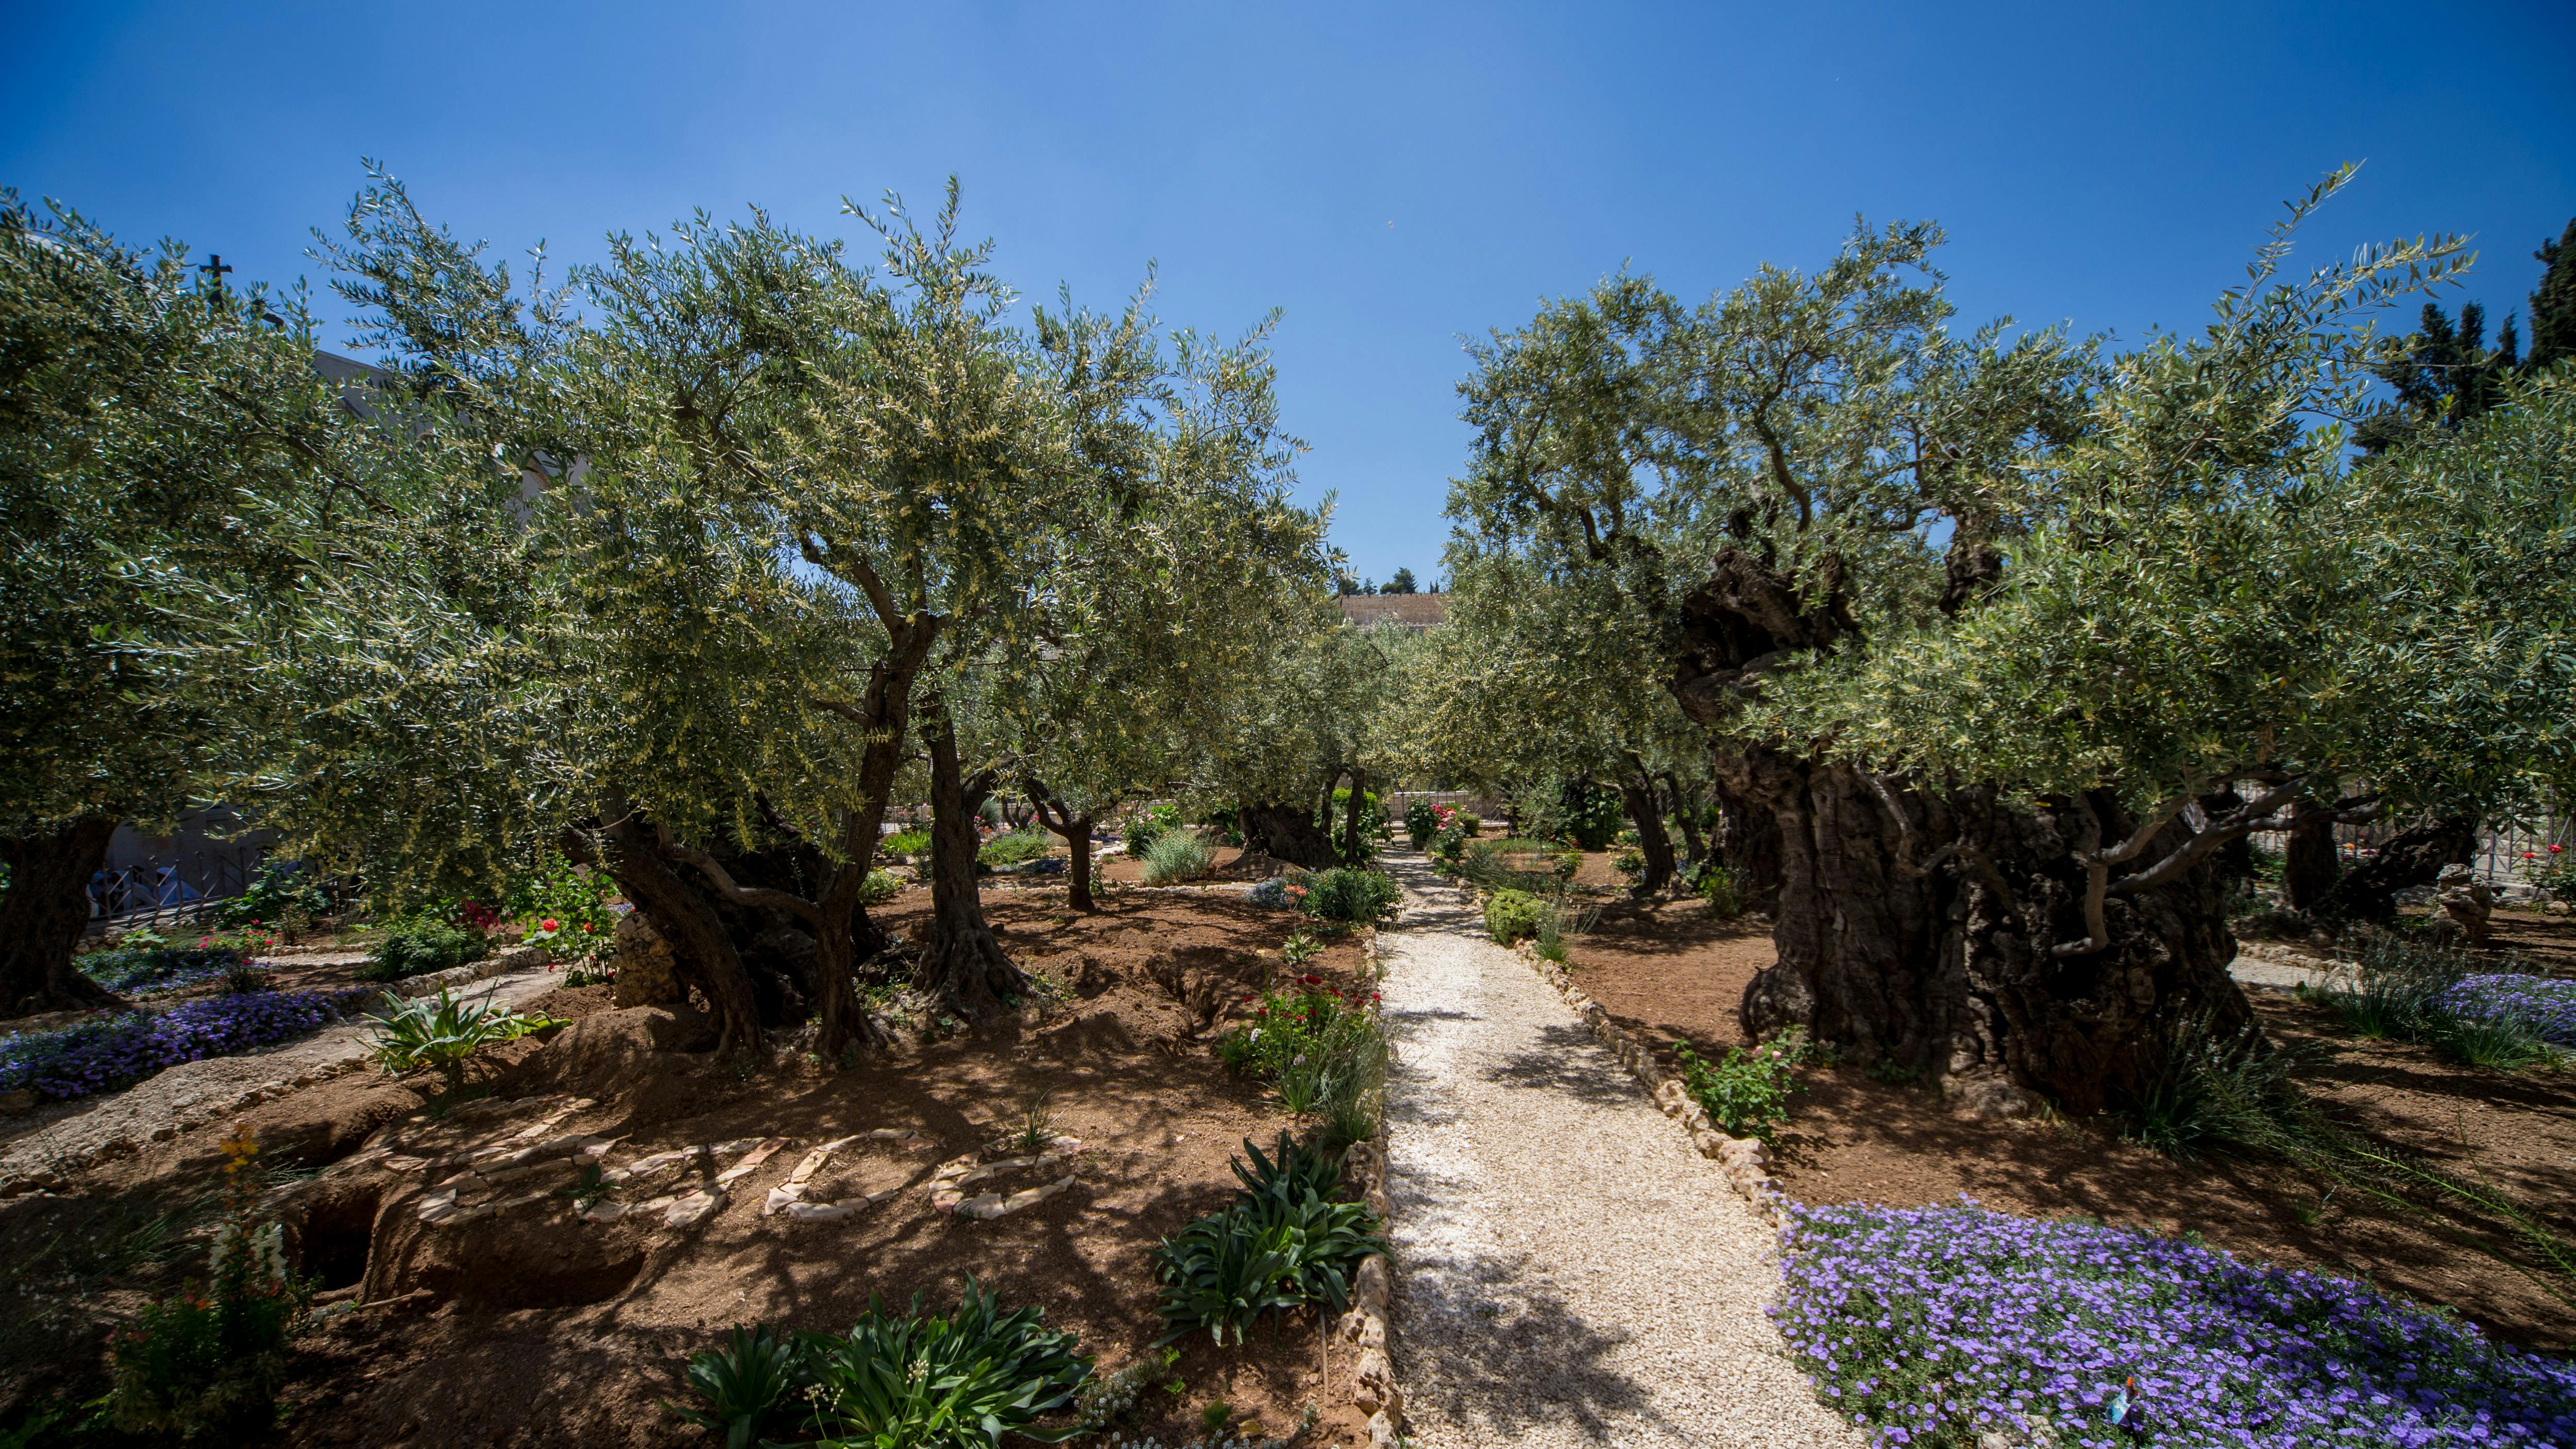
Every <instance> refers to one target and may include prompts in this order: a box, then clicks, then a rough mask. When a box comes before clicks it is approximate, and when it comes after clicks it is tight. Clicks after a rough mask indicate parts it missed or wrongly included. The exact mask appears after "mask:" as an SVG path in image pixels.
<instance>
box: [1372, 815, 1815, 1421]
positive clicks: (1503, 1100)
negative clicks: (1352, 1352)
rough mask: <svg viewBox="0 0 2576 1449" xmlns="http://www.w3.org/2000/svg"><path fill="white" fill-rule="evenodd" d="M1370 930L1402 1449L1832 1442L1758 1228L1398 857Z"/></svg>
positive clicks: (1414, 865)
mask: <svg viewBox="0 0 2576 1449" xmlns="http://www.w3.org/2000/svg"><path fill="white" fill-rule="evenodd" d="M1389 865H1390V868H1391V869H1392V870H1393V872H1394V873H1395V875H1396V878H1397V879H1398V880H1399V881H1401V882H1403V884H1404V886H1405V902H1404V914H1403V915H1402V917H1401V918H1400V920H1399V923H1398V927H1397V928H1396V929H1394V930H1391V931H1389V932H1387V933H1386V934H1385V936H1384V937H1383V940H1384V944H1385V949H1386V954H1387V972H1388V975H1387V980H1386V983H1385V986H1384V988H1383V989H1384V992H1385V1007H1386V1012H1387V1019H1388V1023H1389V1026H1390V1029H1391V1032H1392V1034H1393V1036H1394V1038H1395V1041H1396V1051H1397V1056H1398V1062H1397V1067H1396V1071H1395V1075H1394V1077H1393V1079H1392V1080H1391V1082H1390V1083H1389V1086H1388V1092H1387V1097H1388V1102H1387V1118H1388V1124H1389V1133H1388V1140H1389V1158H1390V1161H1389V1169H1390V1170H1389V1174H1388V1180H1387V1191H1388V1195H1389V1197H1390V1199H1391V1200H1392V1202H1393V1204H1394V1208H1395V1225H1394V1231H1393V1238H1394V1247H1395V1255H1396V1263H1397V1265H1398V1270H1399V1271H1398V1286H1397V1290H1396V1298H1395V1343H1394V1357H1395V1364H1396V1370H1397V1377H1398V1379H1399V1380H1400V1381H1401V1383H1402V1384H1403V1387H1404V1391H1405V1412H1406V1416H1407V1418H1408V1419H1409V1420H1410V1421H1411V1423H1410V1429H1409V1432H1410V1433H1411V1435H1412V1437H1413V1438H1414V1439H1415V1441H1416V1442H1417V1443H1419V1444H1421V1445H1422V1446H1424V1449H1471V1446H1485V1445H1503V1444H1510V1445H1527V1446H1540V1449H1545V1446H1555V1445H1593V1444H1614V1445H1619V1446H1622V1449H1630V1446H1635V1449H1645V1446H1657V1445H1763V1446H1774V1445H1780V1446H1787V1445H1834V1446H1847V1445H1848V1446H1857V1445H1860V1444H1862V1443H1864V1442H1865V1441H1864V1440H1863V1439H1862V1437H1861V1436H1860V1435H1859V1434H1858V1433H1857V1432H1855V1431H1853V1430H1852V1429H1850V1428H1849V1427H1847V1426H1846V1425H1844V1424H1843V1423H1842V1422H1841V1421H1840V1420H1839V1419H1838V1418H1837V1417H1836V1416H1834V1415H1832V1414H1829V1413H1828V1412H1826V1410H1825V1409H1824V1408H1823V1407H1822V1406H1820V1405H1819V1404H1818V1403H1817V1402H1816V1398H1815V1395H1814V1392H1813V1391H1812V1390H1811V1389H1810V1388H1809V1387H1808V1385H1807V1380H1806V1376H1805V1375H1804V1374H1802V1373H1800V1372H1799V1371H1798V1369H1797V1368H1796V1367H1795V1366H1794V1365H1792V1364H1791V1363H1790V1362H1789V1360H1788V1358H1787V1356H1786V1352H1785V1350H1784V1348H1783V1346H1782V1344H1781V1341H1780V1335H1779V1333H1778V1331H1777V1330H1775V1329H1774V1328H1773V1327H1772V1326H1771V1322H1770V1320H1769V1319H1768V1318H1766V1317H1765V1316H1764V1314H1763V1311H1762V1310H1763V1307H1764V1305H1765V1304H1767V1303H1768V1302H1769V1301H1770V1300H1771V1297H1772V1295H1773V1292H1774V1291H1775V1289H1776V1287H1777V1285H1778V1282H1779V1270H1778V1267H1777V1258H1776V1255H1775V1253H1774V1247H1773V1244H1774V1238H1773V1236H1772V1233H1771V1230H1770V1229H1769V1228H1767V1227H1765V1226H1764V1225H1763V1224H1762V1223H1761V1222H1760V1221H1758V1220H1757V1219H1756V1218H1755V1217H1754V1216H1753V1214H1752V1211H1751V1210H1750V1209H1749V1208H1747V1207H1746V1206H1745V1204H1744V1202H1743V1200H1742V1199H1741V1198H1738V1197H1736V1196H1735V1195H1734V1194H1733V1193H1732V1192H1730V1191H1728V1189H1727V1186H1726V1183H1725V1181H1724V1179H1723V1178H1722V1177H1721V1176H1720V1175H1719V1171H1718V1167H1717V1164H1715V1163H1714V1162H1710V1161H1708V1160H1707V1159H1705V1158H1702V1157H1701V1156H1699V1154H1698V1153H1696V1152H1694V1151H1692V1150H1691V1146H1690V1142H1689V1140H1688V1138H1686V1137H1685V1136H1684V1135H1683V1134H1682V1132H1681V1130H1680V1129H1679V1128H1677V1127H1675V1126H1674V1125H1673V1123H1672V1122H1671V1120H1670V1119H1668V1118H1666V1117H1665V1116H1664V1115H1663V1114H1662V1113H1661V1112H1659V1111H1657V1110H1655V1108H1654V1106H1653V1104H1652V1103H1650V1102H1648V1101H1647V1100H1646V1097H1645V1095H1644V1093H1643V1092H1642V1091H1641V1090H1640V1089H1639V1088H1638V1086H1637V1084H1636V1082H1635V1080H1634V1079H1633V1078H1631V1077H1630V1076H1629V1075H1628V1074H1627V1072H1626V1071H1624V1070H1623V1069H1621V1067H1620V1066H1619V1064H1618V1062H1617V1061H1615V1060H1613V1059H1612V1057H1611V1056H1610V1054H1609V1053H1608V1052H1606V1051H1604V1050H1602V1048H1601V1047H1600V1046H1598V1045H1597V1044H1595V1043H1594V1041H1593V1040H1592V1038H1591V1036H1590V1035H1589V1034H1588V1033H1586V1032H1585V1031H1584V1030H1583V1026H1582V1023H1581V1022H1580V1021H1579V1020H1578V1019H1577V1018H1576V1017H1575V1015H1574V1013H1573V1012H1572V1011H1571V1010H1569V1009H1568V1008H1567V1007H1566V1005H1565V1003H1564V1001H1563V1000H1562V999H1561V998H1559V997H1558V996H1557V994H1556V993H1555V991H1554V990H1552V989H1551V988H1550V987H1549V986H1548V985H1547V983H1546V982H1544V981H1542V980H1541V979H1540V978H1539V976H1538V973H1536V972H1534V971H1532V970H1531V969H1530V968H1529V967H1528V965H1526V964H1525V963H1523V962H1522V961H1520V960H1519V959H1518V958H1516V957H1514V956H1513V955H1512V954H1511V953H1510V952H1508V951H1506V950H1503V949H1502V948H1500V947H1498V946H1495V945H1494V944H1493V943H1492V942H1491V941H1489V940H1487V939H1486V937H1485V935H1484V932H1483V928H1482V923H1481V921H1480V920H1479V919H1478V918H1477V915H1476V912H1475V909H1474V906H1473V903H1472V899H1471V898H1470V897H1468V896H1467V895H1466V894H1465V893H1463V892H1460V891H1458V890H1455V889H1453V888H1451V887H1449V886H1447V885H1446V884H1444V883H1442V882H1441V881H1440V880H1439V879H1438V878H1437V877H1435V876H1433V875H1432V874H1431V872H1430V871H1429V869H1428V868H1427V867H1426V865H1425V864H1424V863H1423V862H1422V860H1421V858H1420V857H1418V856H1414V857H1409V858H1406V857H1399V858H1395V859H1393V860H1391V861H1390V862H1389Z"/></svg>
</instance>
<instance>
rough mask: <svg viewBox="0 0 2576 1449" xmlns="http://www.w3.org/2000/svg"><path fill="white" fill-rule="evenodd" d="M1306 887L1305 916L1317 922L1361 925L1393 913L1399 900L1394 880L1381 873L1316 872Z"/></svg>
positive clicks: (1351, 870)
mask: <svg viewBox="0 0 2576 1449" xmlns="http://www.w3.org/2000/svg"><path fill="white" fill-rule="evenodd" d="M1305 884H1306V914H1307V915H1309V916H1312V917H1314V918H1315V919H1316V920H1319V921H1342V922H1346V923H1348V924H1351V925H1362V924H1365V923H1367V922H1370V921H1374V920H1376V919H1377V918H1378V917H1380V916H1382V915H1385V914H1386V913H1387V912H1389V911H1392V910H1394V909H1395V903H1396V902H1397V901H1398V900H1400V899H1402V892H1400V891H1398V890H1397V889H1396V885H1395V877H1393V876H1390V875H1388V874H1387V873H1386V872H1385V871H1382V870H1362V869H1358V868H1355V867H1347V866H1345V867H1340V868H1337V869H1333V870H1319V871H1316V872H1315V873H1314V874H1312V875H1310V876H1308V877H1306V882H1305Z"/></svg>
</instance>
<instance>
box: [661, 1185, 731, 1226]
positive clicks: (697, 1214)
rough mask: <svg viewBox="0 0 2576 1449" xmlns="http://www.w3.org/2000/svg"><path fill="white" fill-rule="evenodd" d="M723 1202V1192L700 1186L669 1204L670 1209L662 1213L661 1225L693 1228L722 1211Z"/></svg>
mask: <svg viewBox="0 0 2576 1449" xmlns="http://www.w3.org/2000/svg"><path fill="white" fill-rule="evenodd" d="M724 1204H725V1200H724V1194H723V1193H720V1192H710V1191H707V1190H706V1189H703V1188H701V1189H699V1190H698V1191H696V1192H693V1193H690V1194H689V1195H688V1196H687V1197H684V1198H681V1199H680V1200H679V1201H678V1202H675V1203H673V1204H671V1206H670V1209H669V1210H668V1211H666V1212H664V1213H663V1214H662V1226H664V1227H666V1228H694V1227H696V1226H698V1225H699V1224H701V1223H704V1222H705V1221H706V1220H707V1219H709V1218H711V1217H714V1216H715V1215H716V1214H717V1213H718V1212H720V1211H722V1210H723V1208H724Z"/></svg>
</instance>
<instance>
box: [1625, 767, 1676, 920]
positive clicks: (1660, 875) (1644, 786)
mask: <svg viewBox="0 0 2576 1449" xmlns="http://www.w3.org/2000/svg"><path fill="white" fill-rule="evenodd" d="M1619 799H1620V802H1621V803H1622V804H1624V805H1626V806H1627V807H1628V821H1629V823H1630V824H1632V825H1634V826H1636V827H1637V848H1638V849H1639V850H1640V851H1641V852H1643V853H1644V855H1645V857H1646V871H1645V874H1643V875H1640V876H1638V877H1637V883H1636V884H1635V885H1634V886H1632V887H1630V888H1629V894H1631V895H1633V896H1635V897H1636V898H1637V899H1639V900H1644V899H1646V898H1647V897H1649V896H1652V895H1656V894H1658V893H1660V892H1662V891H1663V890H1664V889H1665V888H1667V887H1669V886H1670V885H1671V884H1672V883H1673V838H1672V836H1671V835H1669V834H1667V833H1666V832H1665V830H1664V807H1663V801H1662V800H1661V799H1660V798H1659V797H1658V796H1657V795H1656V793H1655V785H1654V782H1653V781H1652V780H1649V779H1646V778H1645V777H1643V776H1638V777H1636V778H1634V779H1623V780H1621V781H1620V782H1619Z"/></svg>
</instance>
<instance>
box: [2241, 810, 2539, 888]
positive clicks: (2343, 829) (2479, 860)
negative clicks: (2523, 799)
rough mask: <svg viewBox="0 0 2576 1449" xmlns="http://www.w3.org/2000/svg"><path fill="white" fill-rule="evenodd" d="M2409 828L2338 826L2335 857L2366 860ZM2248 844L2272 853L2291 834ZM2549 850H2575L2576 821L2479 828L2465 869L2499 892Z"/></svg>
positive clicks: (2265, 834)
mask: <svg viewBox="0 0 2576 1449" xmlns="http://www.w3.org/2000/svg"><path fill="white" fill-rule="evenodd" d="M2413 823H2415V822H2411V821H2409V822H2405V823H2391V822H2389V821H2384V820H2381V821H2373V822H2371V823H2369V824H2366V825H2338V826H2336V827H2335V828H2334V838H2335V853H2336V854H2338V855H2340V856H2342V857H2343V858H2344V859H2345V860H2346V861H2351V860H2354V859H2357V858H2360V857H2363V856H2367V855H2369V854H2370V853H2371V852H2372V851H2374V850H2375V849H2377V848H2378V845H2379V842H2381V841H2384V840H2388V839H2391V838H2393V837H2394V836H2396V835H2397V834H2398V832H2400V831H2402V830H2405V829H2406V828H2407V826H2408V825H2410V824H2413ZM2247 838H2248V839H2250V840H2252V841H2253V842H2254V843H2255V844H2256V845H2259V846H2261V847H2263V848H2264V849H2265V850H2269V851H2274V852H2279V851H2285V850H2287V849H2289V846H2290V833H2289V832H2288V831H2286V830H2257V831H2255V832H2254V833H2253V834H2252V835H2251V836H2249V837H2247ZM2552 845H2556V846H2560V847H2563V848H2565V849H2569V850H2576V819H2571V818H2570V817H2568V816H2566V815H2559V814H2551V815H2543V816H2539V817H2537V818H2535V819H2532V820H2526V821H2505V822H2488V823H2486V824H2482V825H2480V826H2479V827H2478V844H2477V850H2476V852H2475V853H2474V854H2472V855H2471V856H2470V857H2469V869H2470V870H2471V871H2472V872H2473V873H2474V874H2475V876H2476V879H2477V880H2478V882H2479V883H2480V884H2482V885H2489V886H2494V887H2496V888H2498V889H2502V888H2504V887H2506V886H2510V885H2517V884H2520V883H2522V882H2523V880H2524V878H2525V877H2524V875H2523V871H2522V866H2523V864H2524V861H2525V857H2526V856H2529V857H2531V858H2534V859H2537V858H2538V857H2541V856H2545V855H2547V854H2548V853H2549V847H2551V846H2552Z"/></svg>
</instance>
